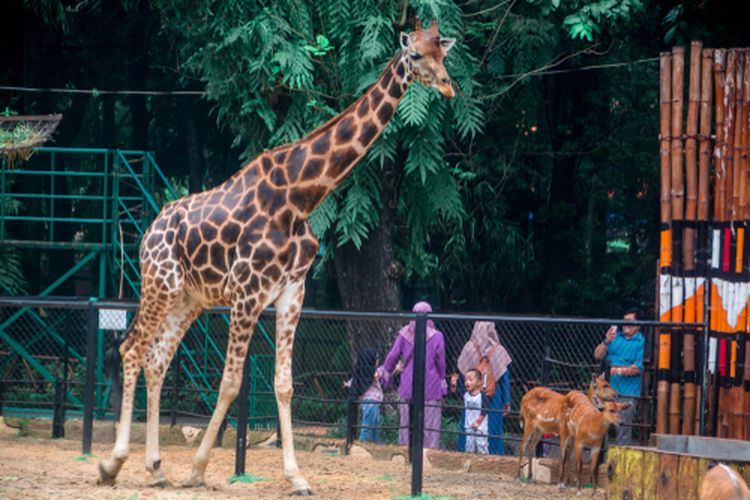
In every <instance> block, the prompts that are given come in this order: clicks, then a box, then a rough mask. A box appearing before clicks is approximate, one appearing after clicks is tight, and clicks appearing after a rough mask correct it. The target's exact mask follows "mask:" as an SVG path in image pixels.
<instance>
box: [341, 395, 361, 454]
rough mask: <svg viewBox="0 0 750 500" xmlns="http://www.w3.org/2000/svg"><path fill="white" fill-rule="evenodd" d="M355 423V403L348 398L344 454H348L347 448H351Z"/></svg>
mask: <svg viewBox="0 0 750 500" xmlns="http://www.w3.org/2000/svg"><path fill="white" fill-rule="evenodd" d="M363 423H364V422H363ZM356 425H357V403H356V402H354V401H352V399H351V398H349V402H348V403H347V405H346V446H345V447H344V454H345V455H348V454H349V450H351V448H352V443H354V428H355V427H356Z"/></svg>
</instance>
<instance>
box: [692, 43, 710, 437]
mask: <svg viewBox="0 0 750 500" xmlns="http://www.w3.org/2000/svg"><path fill="white" fill-rule="evenodd" d="M713 58H714V51H713V50H712V49H703V51H702V59H703V61H702V63H701V101H700V135H699V138H698V157H699V161H698V165H699V167H698V209H697V219H698V222H697V227H696V230H697V233H698V235H697V245H696V246H697V259H696V266H695V267H696V275H697V276H698V277H700V278H702V279H703V286H702V287H699V288H698V289H697V290H696V321H697V322H699V323H703V322H704V321H705V318H704V304H705V301H706V297H707V293H706V292H707V290H708V286H709V283H710V282H709V280H708V279H707V277H708V258H709V252H708V235H709V232H708V218H709V210H710V205H709V199H710V189H711V185H710V177H709V171H710V165H711V118H712V115H711V97H712V91H713V85H712V83H713ZM702 338H703V336H702V335H701V339H702ZM706 349H708V346H707V345H702V349H701V353H703V354H702V356H701V358H700V363H697V364H698V366H699V367H700V369H699V370H697V373H698V374H699V376H700V380H701V381H702V380H703V377H705V376H706V372H707V368H708V367H706V366H704V363H703V360H704V359H705V352H706V351H705V350H706ZM701 403H702V400H701V392H700V391H698V392H697V394H696V398H695V410H694V412H693V413H694V415H695V425H694V428H695V433H696V434H701V431H702V430H704V429H701V428H700V420H701V411H702V410H703V409H704V408H703V406H702V404H701Z"/></svg>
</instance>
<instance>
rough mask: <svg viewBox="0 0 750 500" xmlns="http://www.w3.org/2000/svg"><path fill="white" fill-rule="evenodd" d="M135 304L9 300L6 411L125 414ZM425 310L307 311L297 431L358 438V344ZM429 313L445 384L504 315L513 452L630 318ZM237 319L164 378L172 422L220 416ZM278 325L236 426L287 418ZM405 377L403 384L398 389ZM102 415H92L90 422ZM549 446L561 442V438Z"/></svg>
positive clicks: (138, 413) (298, 357)
mask: <svg viewBox="0 0 750 500" xmlns="http://www.w3.org/2000/svg"><path fill="white" fill-rule="evenodd" d="M136 307H137V304H135V303H116V302H106V301H96V300H91V301H85V300H83V301H80V300H79V301H70V300H36V299H23V298H12V299H11V298H8V299H0V409H1V411H2V412H3V413H4V414H6V415H24V416H33V415H39V416H45V417H54V423H55V425H54V429H55V435H56V436H60V435H62V434H61V433H62V430H63V427H62V425H63V423H64V420H65V418H71V417H80V416H81V415H83V416H84V417H85V416H87V414H88V415H89V416H90V417H91V418H100V419H112V418H114V417H115V411H114V408H115V407H116V405H117V395H118V383H117V381H118V379H119V376H120V370H121V369H120V367H119V365H118V357H117V355H116V351H117V346H118V345H119V341H120V340H121V336H122V331H121V329H122V328H124V325H125V324H127V323H128V322H129V320H130V316H131V315H132V313H133V312H134V311H135V309H136ZM414 318H415V315H414V314H413V313H408V314H406V313H390V314H389V313H353V312H343V311H313V310H303V314H302V318H301V320H300V323H299V326H298V328H297V333H296V337H295V344H294V360H293V370H294V389H295V392H294V398H293V403H292V414H293V418H294V425H295V431H297V432H304V431H306V430H307V431H315V432H317V433H325V434H326V435H328V436H331V437H341V438H347V440H348V442H349V443H351V442H352V441H353V440H354V439H355V438H356V436H357V431H358V430H359V429H360V428H361V424H360V423H359V422H358V418H357V409H356V406H354V407H352V406H351V405H349V404H348V397H347V394H348V392H347V389H346V388H345V387H344V382H345V381H347V380H348V379H349V377H350V373H351V370H352V365H353V360H354V359H356V353H357V352H358V351H359V350H360V349H363V348H364V347H372V348H374V349H375V350H377V351H378V353H379V354H380V359H381V360H383V359H384V358H385V356H386V355H387V353H388V351H389V350H390V348H391V346H392V345H393V342H394V340H395V338H396V336H397V334H398V330H399V328H400V327H402V326H403V325H404V324H406V323H407V322H408V321H410V320H411V321H413V320H414ZM429 319H431V320H433V321H434V322H435V326H436V328H437V329H438V330H440V331H441V332H442V333H443V335H444V339H445V364H446V382H448V380H447V379H448V378H449V376H450V374H451V373H453V372H456V371H457V364H456V363H457V359H458V356H459V354H460V352H461V350H462V349H463V347H464V345H465V344H466V342H467V341H468V340H469V338H470V336H471V332H472V328H473V325H474V322H475V321H478V320H484V321H493V322H495V325H496V328H497V332H498V335H499V338H500V341H501V343H502V344H503V345H504V346H505V348H506V349H507V350H508V353H509V354H510V356H511V358H512V363H511V364H510V368H509V373H510V394H511V410H510V414H509V415H507V417H506V418H505V419H504V427H503V432H502V435H501V436H499V435H498V436H497V437H501V438H502V440H503V441H504V444H505V453H515V452H516V446H517V443H518V441H519V439H520V434H521V428H520V425H519V422H518V411H519V404H520V399H521V397H522V396H523V394H524V393H525V392H526V391H527V390H528V389H530V388H532V387H535V386H537V385H545V386H548V387H552V388H554V389H557V390H560V391H567V390H570V389H583V388H584V387H585V386H586V385H587V384H588V382H589V381H590V379H591V375H592V373H598V372H599V370H600V365H599V363H598V362H596V361H595V360H594V358H593V352H594V349H595V347H596V345H597V344H598V343H599V342H601V341H602V340H603V338H604V334H605V331H606V330H607V328H608V327H609V326H610V325H612V324H620V323H622V320H584V319H561V318H540V317H536V318H530V317H513V316H482V317H480V316H468V315H447V314H430V315H429ZM227 325H228V321H227V310H225V309H224V310H222V309H216V310H212V311H208V312H206V313H205V314H204V315H202V316H201V317H200V318H199V319H198V320H197V321H196V323H195V324H194V325H193V327H191V329H190V330H189V332H188V333H187V335H186V337H185V339H184V340H183V343H182V346H181V348H180V349H179V350H178V352H177V354H176V356H175V359H174V360H173V361H172V364H171V366H170V370H169V372H168V374H167V378H166V381H165V384H164V389H163V396H162V407H161V409H162V418H163V419H164V420H167V421H169V422H171V423H172V424H174V423H176V422H191V423H195V422H196V421H198V422H200V421H201V420H207V418H208V417H209V416H210V414H211V412H212V411H213V406H214V404H215V401H216V396H217V392H218V386H219V382H220V380H221V373H222V369H223V365H224V352H225V349H226V343H227V334H228V326H227ZM641 325H642V329H641V331H642V333H643V334H644V336H645V339H646V342H645V353H644V368H645V371H644V375H643V390H642V397H641V398H640V404H639V409H638V411H637V412H636V418H635V420H634V422H633V426H634V428H635V437H636V439H638V440H639V441H640V442H641V443H643V442H645V440H646V439H647V437H648V434H649V432H650V431H651V429H652V424H653V421H654V418H653V414H654V404H653V401H652V399H653V398H652V396H653V394H654V393H655V390H654V388H655V379H654V370H653V364H654V360H653V353H654V341H655V340H654V337H655V336H654V328H655V327H656V326H657V325H659V326H663V325H660V324H658V323H653V322H642V323H641ZM698 326H701V325H698ZM274 329H275V318H274V315H273V311H272V310H269V311H266V312H265V313H264V314H263V315H262V317H261V319H260V321H259V323H258V326H257V328H256V332H255V334H254V337H253V340H252V342H251V347H250V352H249V355H248V363H247V365H246V370H247V372H248V376H247V377H246V384H245V386H244V387H243V391H244V392H243V393H242V394H241V396H242V397H241V398H238V401H246V402H247V406H246V408H245V407H243V405H238V404H237V403H235V405H234V406H233V408H232V409H231V410H230V412H229V415H228V423H229V424H230V425H236V424H237V418H238V416H239V418H240V419H241V420H240V421H244V417H245V415H241V414H239V412H240V410H246V412H247V413H246V416H247V421H248V423H249V425H250V427H251V428H258V427H275V426H276V405H275V399H274V395H273V366H274ZM416 360H418V358H417V357H416V354H415V361H416ZM88 361H90V362H88ZM416 375H417V374H416V373H415V376H416ZM397 385H398V381H396V383H395V384H394V387H397ZM458 403H459V401H458V400H453V401H452V400H450V399H444V400H443V402H442V404H441V406H442V418H441V421H440V425H439V429H433V430H438V431H440V433H441V436H440V446H441V448H444V449H452V450H455V449H457V446H458V441H459V436H460V435H461V429H460V428H459V420H460V416H461V407H460V404H458ZM399 404H401V403H399V401H398V395H397V393H396V391H395V390H394V389H391V390H388V391H386V393H385V398H384V402H383V404H382V405H381V408H380V412H381V415H382V420H381V425H380V431H381V432H380V441H381V442H383V443H396V442H397V434H398V429H399V415H398V414H399ZM145 410H146V396H145V385H144V383H143V381H142V378H141V379H140V383H139V389H138V390H137V392H136V401H135V419H136V420H137V419H145ZM420 411H424V407H422V408H420ZM91 418H88V419H85V422H86V421H88V422H89V423H88V426H89V427H88V428H89V429H90V425H91V424H90V420H91ZM85 430H86V426H85V427H84V431H85ZM86 439H88V440H89V441H88V443H86V442H84V451H86V450H85V448H86V445H88V446H89V447H90V434H89V436H88V438H87V437H86V435H85V433H84V441H85V440H86ZM413 444H415V446H416V445H419V444H420V443H413ZM550 444H551V445H552V447H553V448H554V443H550ZM419 448H420V449H421V445H420V446H419ZM552 453H554V449H552ZM414 456H415V457H416V455H414ZM239 459H240V457H238V460H239ZM242 459H244V457H242ZM419 460H421V459H419ZM241 465H242V467H244V464H241ZM415 465H416V464H415ZM238 468H239V462H238ZM420 478H421V472H420Z"/></svg>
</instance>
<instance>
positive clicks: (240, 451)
mask: <svg viewBox="0 0 750 500" xmlns="http://www.w3.org/2000/svg"><path fill="white" fill-rule="evenodd" d="M249 358H250V350H249V349H248V351H247V354H246V355H245V364H244V365H243V366H242V385H240V394H239V397H238V399H239V400H238V402H237V405H238V408H237V446H236V448H235V451H234V475H235V476H241V475H243V474H244V473H245V458H246V453H247V406H248V401H247V399H248V397H247V396H248V386H249V385H250V381H249V380H248V379H249V376H248V375H249V372H250V359H249Z"/></svg>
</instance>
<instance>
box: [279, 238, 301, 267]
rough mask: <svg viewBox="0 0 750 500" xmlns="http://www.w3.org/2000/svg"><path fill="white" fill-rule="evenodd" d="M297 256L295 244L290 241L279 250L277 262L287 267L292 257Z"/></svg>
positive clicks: (292, 259)
mask: <svg viewBox="0 0 750 500" xmlns="http://www.w3.org/2000/svg"><path fill="white" fill-rule="evenodd" d="M296 256H297V244H296V243H295V242H293V241H290V242H289V244H288V245H287V247H286V248H285V249H284V250H282V251H281V253H279V255H278V259H279V263H280V264H281V265H282V266H283V267H285V268H287V269H288V268H289V265H290V264H291V263H292V262H294V258H295V257H296Z"/></svg>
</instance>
